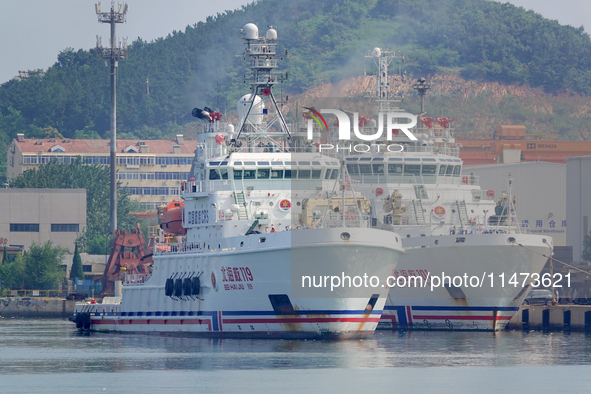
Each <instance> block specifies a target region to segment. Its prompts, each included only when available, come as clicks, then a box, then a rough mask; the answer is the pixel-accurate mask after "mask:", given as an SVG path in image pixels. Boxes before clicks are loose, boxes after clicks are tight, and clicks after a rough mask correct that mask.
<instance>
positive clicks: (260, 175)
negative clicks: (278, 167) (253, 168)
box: [257, 168, 271, 179]
mask: <svg viewBox="0 0 591 394" xmlns="http://www.w3.org/2000/svg"><path fill="white" fill-rule="evenodd" d="M270 172H271V171H270V170H269V169H267V168H265V169H259V170H257V179H269V173H270Z"/></svg>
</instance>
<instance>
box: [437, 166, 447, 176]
mask: <svg viewBox="0 0 591 394" xmlns="http://www.w3.org/2000/svg"><path fill="white" fill-rule="evenodd" d="M446 169H447V165H446V164H442V165H441V166H440V167H439V175H445V170H446Z"/></svg>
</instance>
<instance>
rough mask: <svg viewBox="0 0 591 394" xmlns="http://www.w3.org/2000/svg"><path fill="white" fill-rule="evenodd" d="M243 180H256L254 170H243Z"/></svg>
mask: <svg viewBox="0 0 591 394" xmlns="http://www.w3.org/2000/svg"><path fill="white" fill-rule="evenodd" d="M244 179H256V170H244Z"/></svg>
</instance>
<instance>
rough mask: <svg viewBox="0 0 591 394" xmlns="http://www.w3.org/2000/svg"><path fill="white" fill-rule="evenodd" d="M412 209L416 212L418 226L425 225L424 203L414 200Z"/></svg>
mask: <svg viewBox="0 0 591 394" xmlns="http://www.w3.org/2000/svg"><path fill="white" fill-rule="evenodd" d="M412 207H413V209H414V212H415V218H416V221H417V224H425V212H423V202H422V201H421V200H412Z"/></svg>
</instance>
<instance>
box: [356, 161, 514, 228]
mask: <svg viewBox="0 0 591 394" xmlns="http://www.w3.org/2000/svg"><path fill="white" fill-rule="evenodd" d="M345 161H346V167H347V171H348V173H349V174H350V176H351V179H353V183H352V187H353V189H354V190H355V191H356V192H360V193H361V194H362V195H364V196H366V197H367V198H369V200H370V201H371V203H372V216H373V219H372V226H374V227H382V226H385V225H394V226H405V227H413V226H414V227H415V230H416V231H411V230H410V229H409V235H410V236H417V235H423V234H427V233H432V234H471V233H475V232H477V233H484V232H497V231H503V232H506V231H513V230H515V229H514V228H513V229H512V228H509V227H511V226H513V227H515V226H516V225H517V221H516V217H515V216H514V211H515V205H514V203H511V202H510V200H511V198H510V197H509V196H508V195H507V194H506V193H503V194H502V195H501V196H498V198H497V200H495V196H494V192H493V191H492V190H481V188H480V185H479V184H478V183H479V182H478V177H477V176H474V175H473V174H470V175H464V174H462V161H461V159H459V158H457V157H453V156H447V155H439V154H428V153H406V152H405V153H397V154H368V155H363V154H361V155H353V156H349V157H347V158H346V159H345ZM510 206H512V208H509V207H510ZM510 210H511V211H512V214H509V213H508V212H509V211H510Z"/></svg>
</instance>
